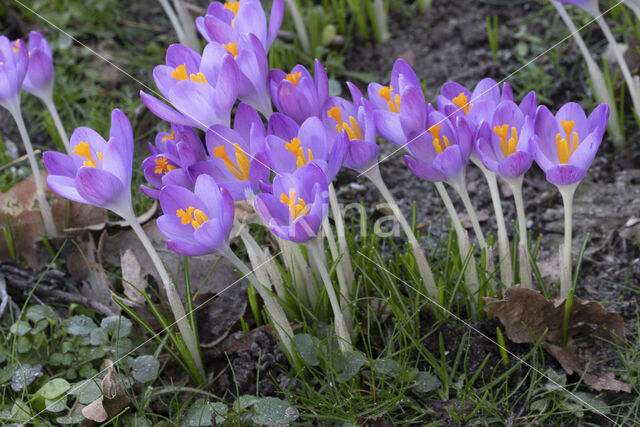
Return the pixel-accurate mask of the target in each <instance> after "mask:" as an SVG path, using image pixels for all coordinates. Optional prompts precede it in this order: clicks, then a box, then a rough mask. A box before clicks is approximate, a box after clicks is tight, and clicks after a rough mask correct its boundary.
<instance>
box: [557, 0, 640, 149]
mask: <svg viewBox="0 0 640 427" xmlns="http://www.w3.org/2000/svg"><path fill="white" fill-rule="evenodd" d="M628 1H630V0H627V2H628ZM551 4H552V5H553V6H554V7H555V8H556V10H557V11H558V14H559V15H560V18H562V20H563V21H564V23H565V25H566V26H567V28H569V31H570V32H571V35H572V36H573V39H574V40H575V42H576V45H578V48H579V49H580V52H581V53H582V57H583V58H584V61H585V63H586V64H587V70H588V71H589V75H590V76H591V82H592V83H593V88H594V91H595V95H596V98H597V100H598V102H600V103H605V104H607V105H608V106H609V129H610V130H611V133H612V136H613V141H614V143H615V145H616V147H620V146H622V145H623V144H624V137H623V136H622V130H621V129H620V120H619V118H618V111H617V107H616V103H615V101H614V100H613V97H612V96H611V93H610V92H609V89H608V88H607V84H606V83H605V81H604V76H603V74H602V71H601V70H600V67H598V65H597V64H596V62H595V61H594V60H593V57H592V56H591V53H590V52H589V48H588V47H587V45H586V43H585V42H584V40H583V39H582V36H580V32H579V31H578V30H577V29H576V26H575V24H574V23H573V21H572V20H571V17H569V14H568V13H567V10H566V9H565V8H564V5H562V3H560V2H558V1H552V2H551ZM630 5H631V3H629V6H630ZM638 17H639V18H640V15H639V16H638Z"/></svg>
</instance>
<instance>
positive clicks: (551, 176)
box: [547, 165, 587, 185]
mask: <svg viewBox="0 0 640 427" xmlns="http://www.w3.org/2000/svg"><path fill="white" fill-rule="evenodd" d="M586 172H587V171H586V170H584V169H582V168H579V167H577V166H573V165H559V166H554V167H552V168H551V169H549V170H548V171H547V181H549V182H550V183H552V184H555V185H569V184H573V183H576V182H578V181H580V180H581V179H582V178H584V176H585V174H586Z"/></svg>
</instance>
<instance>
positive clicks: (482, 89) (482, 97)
mask: <svg viewBox="0 0 640 427" xmlns="http://www.w3.org/2000/svg"><path fill="white" fill-rule="evenodd" d="M469 101H471V103H474V102H493V103H495V104H497V103H498V102H500V86H498V83H496V81H495V80H493V79H490V78H484V79H482V80H480V81H479V82H478V84H477V85H476V87H475V88H474V89H473V93H471V99H470V100H469Z"/></svg>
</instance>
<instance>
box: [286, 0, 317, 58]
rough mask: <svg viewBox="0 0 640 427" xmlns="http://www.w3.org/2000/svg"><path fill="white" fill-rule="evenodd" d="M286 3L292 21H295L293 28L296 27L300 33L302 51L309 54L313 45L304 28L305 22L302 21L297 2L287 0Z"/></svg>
mask: <svg viewBox="0 0 640 427" xmlns="http://www.w3.org/2000/svg"><path fill="white" fill-rule="evenodd" d="M285 2H286V3H287V7H288V8H289V13H290V14H291V19H293V26H294V27H296V32H297V33H298V39H299V40H300V45H302V50H304V51H305V52H309V51H310V50H311V44H310V43H309V36H308V35H307V29H306V28H305V26H304V20H303V19H302V15H301V14H300V10H299V9H298V5H297V4H296V0H285Z"/></svg>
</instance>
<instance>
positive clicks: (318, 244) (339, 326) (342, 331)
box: [307, 237, 353, 351]
mask: <svg viewBox="0 0 640 427" xmlns="http://www.w3.org/2000/svg"><path fill="white" fill-rule="evenodd" d="M307 249H308V254H309V260H310V261H311V263H312V264H313V266H314V267H315V270H316V272H317V273H318V274H319V275H320V278H321V279H322V281H323V282H324V287H325V289H326V291H327V296H328V297H329V303H330V304H331V309H332V310H333V318H334V323H335V328H336V335H337V336H338V338H339V341H340V343H339V344H340V350H342V351H350V350H351V349H352V348H353V346H352V344H351V333H350V332H349V329H348V328H347V323H346V322H345V319H344V316H343V313H342V309H341V307H340V303H339V302H338V297H337V296H336V292H335V290H334V289H333V283H332V282H331V277H330V276H329V271H328V270H327V266H326V265H325V258H324V254H323V252H324V251H323V247H322V241H321V240H320V238H318V237H315V238H313V239H311V240H310V241H309V242H307Z"/></svg>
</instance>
